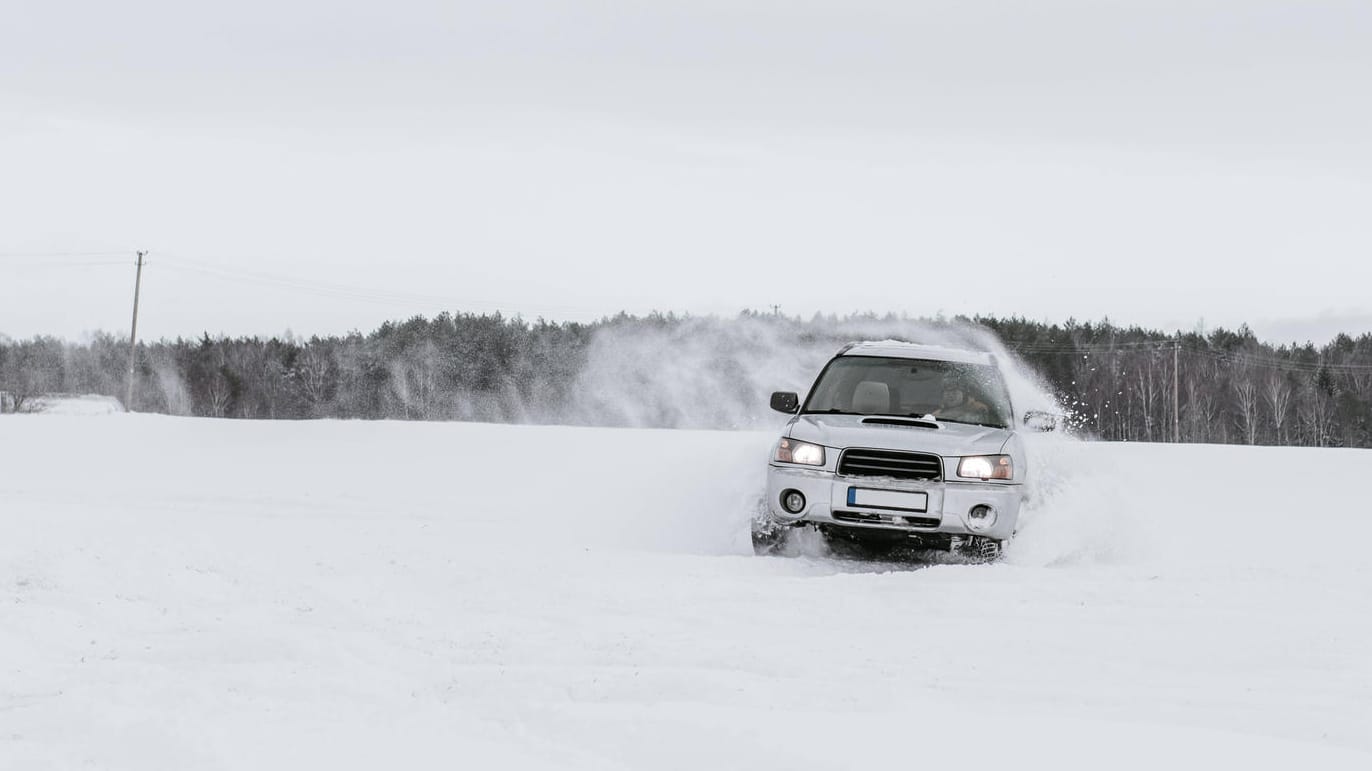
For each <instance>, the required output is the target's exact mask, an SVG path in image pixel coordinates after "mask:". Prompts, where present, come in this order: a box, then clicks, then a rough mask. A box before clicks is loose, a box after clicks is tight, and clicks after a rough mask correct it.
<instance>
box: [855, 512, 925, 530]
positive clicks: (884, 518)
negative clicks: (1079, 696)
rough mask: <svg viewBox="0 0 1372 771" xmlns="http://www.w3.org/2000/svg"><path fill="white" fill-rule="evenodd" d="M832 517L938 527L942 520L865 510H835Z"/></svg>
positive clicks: (869, 522) (856, 520) (876, 523)
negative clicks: (871, 512) (875, 512)
mask: <svg viewBox="0 0 1372 771" xmlns="http://www.w3.org/2000/svg"><path fill="white" fill-rule="evenodd" d="M833 516H834V519H836V520H838V521H839V522H853V523H855V524H864V525H896V526H905V527H938V526H939V525H940V524H942V520H940V519H939V518H938V517H913V516H900V515H897V514H869V513H867V512H865V511H835V512H834V515H833Z"/></svg>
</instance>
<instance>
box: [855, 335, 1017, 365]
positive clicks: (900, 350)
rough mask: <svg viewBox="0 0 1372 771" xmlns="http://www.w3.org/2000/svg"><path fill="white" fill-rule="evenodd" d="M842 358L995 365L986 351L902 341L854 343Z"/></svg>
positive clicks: (993, 358)
mask: <svg viewBox="0 0 1372 771" xmlns="http://www.w3.org/2000/svg"><path fill="white" fill-rule="evenodd" d="M839 355H840V356H886V357H890V358H895V359H927V360H930V361H955V362H958V363H961V364H994V363H995V361H996V360H995V357H994V356H992V355H991V354H989V353H986V352H985V351H968V350H963V349H961V348H945V347H943V346H941V345H919V344H916V343H906V342H902V341H900V340H876V341H867V342H862V343H853V344H852V345H849V346H848V347H846V348H844V349H843V350H842V351H839Z"/></svg>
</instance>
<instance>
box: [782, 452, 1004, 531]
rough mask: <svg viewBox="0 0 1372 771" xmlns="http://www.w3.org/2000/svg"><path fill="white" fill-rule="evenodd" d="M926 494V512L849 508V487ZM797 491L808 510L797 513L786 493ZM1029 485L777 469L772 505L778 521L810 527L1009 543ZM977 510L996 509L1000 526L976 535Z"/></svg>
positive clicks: (804, 469)
mask: <svg viewBox="0 0 1372 771" xmlns="http://www.w3.org/2000/svg"><path fill="white" fill-rule="evenodd" d="M854 487H856V488H859V489H864V490H891V491H897V492H922V493H926V494H927V495H928V499H927V505H926V507H925V511H923V512H919V511H893V510H891V509H881V508H873V507H866V506H860V505H854V504H850V503H849V500H850V499H849V488H854ZM788 490H797V491H799V492H800V493H801V494H802V495H804V496H805V507H804V508H803V509H801V511H800V512H799V513H796V514H793V513H791V512H788V511H786V510H785V509H784V508H782V505H781V498H782V494H783V493H785V492H786V491H788ZM1023 499H1024V485H1022V484H1014V483H1000V484H997V483H993V482H944V481H940V482H914V481H903V480H896V479H889V478H874V477H852V476H840V475H838V474H835V473H834V472H833V471H826V470H824V469H806V468H798V467H794V466H783V465H779V464H772V465H771V466H770V467H769V468H768V469H767V506H768V510H769V511H771V514H772V517H773V518H774V519H776V520H777V521H778V522H787V523H799V522H809V523H815V524H822V525H839V526H844V527H858V528H870V529H876V530H887V531H906V532H911V533H948V534H952V535H979V536H984V537H987V538H993V539H996V540H1006V539H1008V538H1010V536H1012V535H1014V533H1015V528H1016V526H1017V525H1018V523H1019V509H1020V504H1021V503H1022V502H1023ZM975 506H990V507H991V508H992V509H994V510H995V512H996V522H995V524H994V525H992V526H991V527H990V528H988V529H986V530H981V531H976V530H972V529H971V528H970V527H968V525H967V521H968V513H969V512H970V511H971V510H972V508H973V507H975Z"/></svg>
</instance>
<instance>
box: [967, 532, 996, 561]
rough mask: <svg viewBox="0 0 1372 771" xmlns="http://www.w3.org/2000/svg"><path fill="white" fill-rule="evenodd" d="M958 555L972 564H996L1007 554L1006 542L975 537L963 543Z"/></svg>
mask: <svg viewBox="0 0 1372 771" xmlns="http://www.w3.org/2000/svg"><path fill="white" fill-rule="evenodd" d="M958 553H959V554H960V555H962V556H963V557H965V558H966V559H968V560H971V561H972V562H977V563H987V562H996V561H998V560H999V559H1000V558H1001V557H1002V556H1004V554H1005V542H1004V541H997V540H996V539H994V538H982V537H981V536H974V537H972V538H968V539H967V540H966V541H963V542H962V544H961V545H960V546H959V548H958Z"/></svg>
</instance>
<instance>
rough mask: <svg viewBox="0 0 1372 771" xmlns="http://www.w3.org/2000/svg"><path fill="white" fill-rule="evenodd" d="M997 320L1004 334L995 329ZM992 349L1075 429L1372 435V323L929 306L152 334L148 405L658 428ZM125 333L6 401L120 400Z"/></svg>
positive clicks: (729, 422)
mask: <svg viewBox="0 0 1372 771" xmlns="http://www.w3.org/2000/svg"><path fill="white" fill-rule="evenodd" d="M993 335H994V337H992V336H993ZM886 337H890V338H899V339H908V340H914V341H917V342H933V343H941V344H953V345H963V346H973V347H982V348H986V349H994V348H995V347H996V345H997V342H996V339H995V338H999V341H1000V343H1002V344H1003V345H1004V346H1005V347H1006V348H1007V349H1008V350H1009V351H1010V352H1011V353H1013V354H1014V355H1015V356H1018V357H1019V358H1020V359H1022V360H1023V361H1024V362H1026V363H1027V364H1028V366H1029V367H1030V368H1031V369H1032V370H1034V371H1035V372H1036V373H1038V375H1039V376H1041V377H1042V379H1043V380H1044V382H1045V384H1046V386H1047V387H1048V388H1049V389H1050V390H1051V391H1052V392H1053V393H1054V395H1055V396H1056V397H1057V399H1058V400H1059V401H1060V402H1061V403H1062V404H1063V405H1065V406H1066V407H1067V408H1068V410H1069V412H1070V417H1071V420H1072V421H1073V423H1074V425H1076V426H1077V427H1078V429H1079V430H1081V431H1082V432H1084V433H1088V434H1091V435H1094V436H1096V437H1099V438H1102V439H1108V440H1127V441H1171V440H1172V439H1173V436H1174V432H1175V435H1176V436H1178V437H1179V438H1180V440H1181V441H1184V442H1221V443H1246V444H1296V445H1318V446H1349V447H1367V446H1372V420H1370V419H1372V336H1370V335H1366V334H1364V335H1362V336H1360V337H1358V338H1356V339H1354V338H1350V337H1347V336H1340V337H1339V338H1337V339H1335V340H1334V341H1332V342H1330V343H1329V344H1327V345H1323V346H1315V345H1310V344H1306V345H1296V346H1291V345H1288V346H1273V345H1270V344H1268V343H1264V342H1262V341H1259V340H1258V339H1256V337H1255V336H1254V335H1253V334H1252V333H1251V332H1249V331H1248V330H1247V329H1246V328H1243V329H1240V330H1238V331H1228V330H1223V329H1217V330H1213V331H1209V332H1205V333H1201V332H1190V333H1176V334H1164V333H1162V332H1159V331H1156V330H1147V329H1142V328H1138V327H1128V328H1124V327H1118V326H1115V325H1113V324H1110V323H1109V322H1101V323H1076V322H1068V323H1066V324H1043V323H1039V322H1034V321H1028V320H1025V319H1019V318H1011V319H998V318H994V317H977V318H971V319H967V318H954V319H941V318H940V319H932V320H930V319H925V320H914V319H908V318H904V317H896V316H880V317H879V316H873V315H858V316H848V317H842V318H840V317H834V316H815V317H814V318H812V319H809V320H802V319H797V318H791V317H786V316H773V315H764V314H758V313H753V312H745V313H743V314H741V315H740V316H739V317H737V318H734V319H714V318H710V319H700V318H692V317H681V316H675V315H671V314H667V315H661V314H652V315H649V316H646V317H634V316H627V315H623V314H621V315H619V316H615V317H612V318H606V319H603V320H601V321H598V322H594V323H587V324H581V323H550V322H546V321H541V320H540V321H537V322H528V321H525V320H523V319H519V318H507V317H503V316H501V315H499V314H495V315H475V314H441V315H439V316H438V317H436V318H432V319H427V318H423V317H416V318H413V319H410V320H409V321H406V322H403V323H387V324H384V325H382V326H381V327H380V328H378V329H376V330H375V331H373V332H371V333H368V334H362V333H357V332H354V333H351V334H348V335H343V336H333V337H312V338H310V339H308V340H302V339H296V338H294V337H290V336H287V337H283V338H268V339H263V338H257V337H246V338H224V337H210V336H208V335H205V336H203V337H201V338H199V339H176V340H162V341H157V342H151V343H142V344H140V345H139V346H138V351H137V358H136V366H135V373H134V378H135V388H134V392H135V394H136V395H135V398H134V403H133V405H132V407H133V408H134V409H135V410H138V411H144V412H160V413H168V414H174V415H195V416H206V417H225V418H263V419H301V418H364V419H378V418H389V419H406V420H479V421H491V422H539V423H576V424H601V425H639V426H661V427H701V428H705V427H713V428H718V427H761V426H767V425H773V424H774V423H775V421H776V416H775V415H774V414H771V413H768V412H767V409H766V396H767V392H768V391H770V390H771V389H773V388H777V389H781V388H796V389H804V388H805V387H806V386H808V384H809V379H810V378H812V377H813V376H814V373H815V371H816V370H817V368H818V366H819V365H820V364H821V363H822V362H823V360H824V359H825V358H826V357H827V356H829V355H831V354H832V353H833V351H834V350H835V349H836V348H837V347H838V346H839V345H841V344H842V343H844V342H847V341H850V340H855V339H873V338H886ZM127 357H128V348H127V339H121V338H118V337H115V336H112V335H97V336H95V337H94V338H93V339H91V340H89V341H87V342H82V343H71V342H66V341H62V340H59V339H56V338H48V337H39V338H35V339H30V340H20V341H13V340H7V339H4V338H0V391H3V392H5V393H6V394H7V397H6V398H4V399H0V406H4V407H8V408H9V409H19V410H23V409H25V408H26V406H31V405H32V404H34V400H35V399H36V398H37V397H39V396H41V395H42V394H45V393H54V392H67V393H98V394H106V395H110V396H115V397H118V398H123V394H124V388H125V382H126V381H125V378H126V369H127V362H128V359H127Z"/></svg>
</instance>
